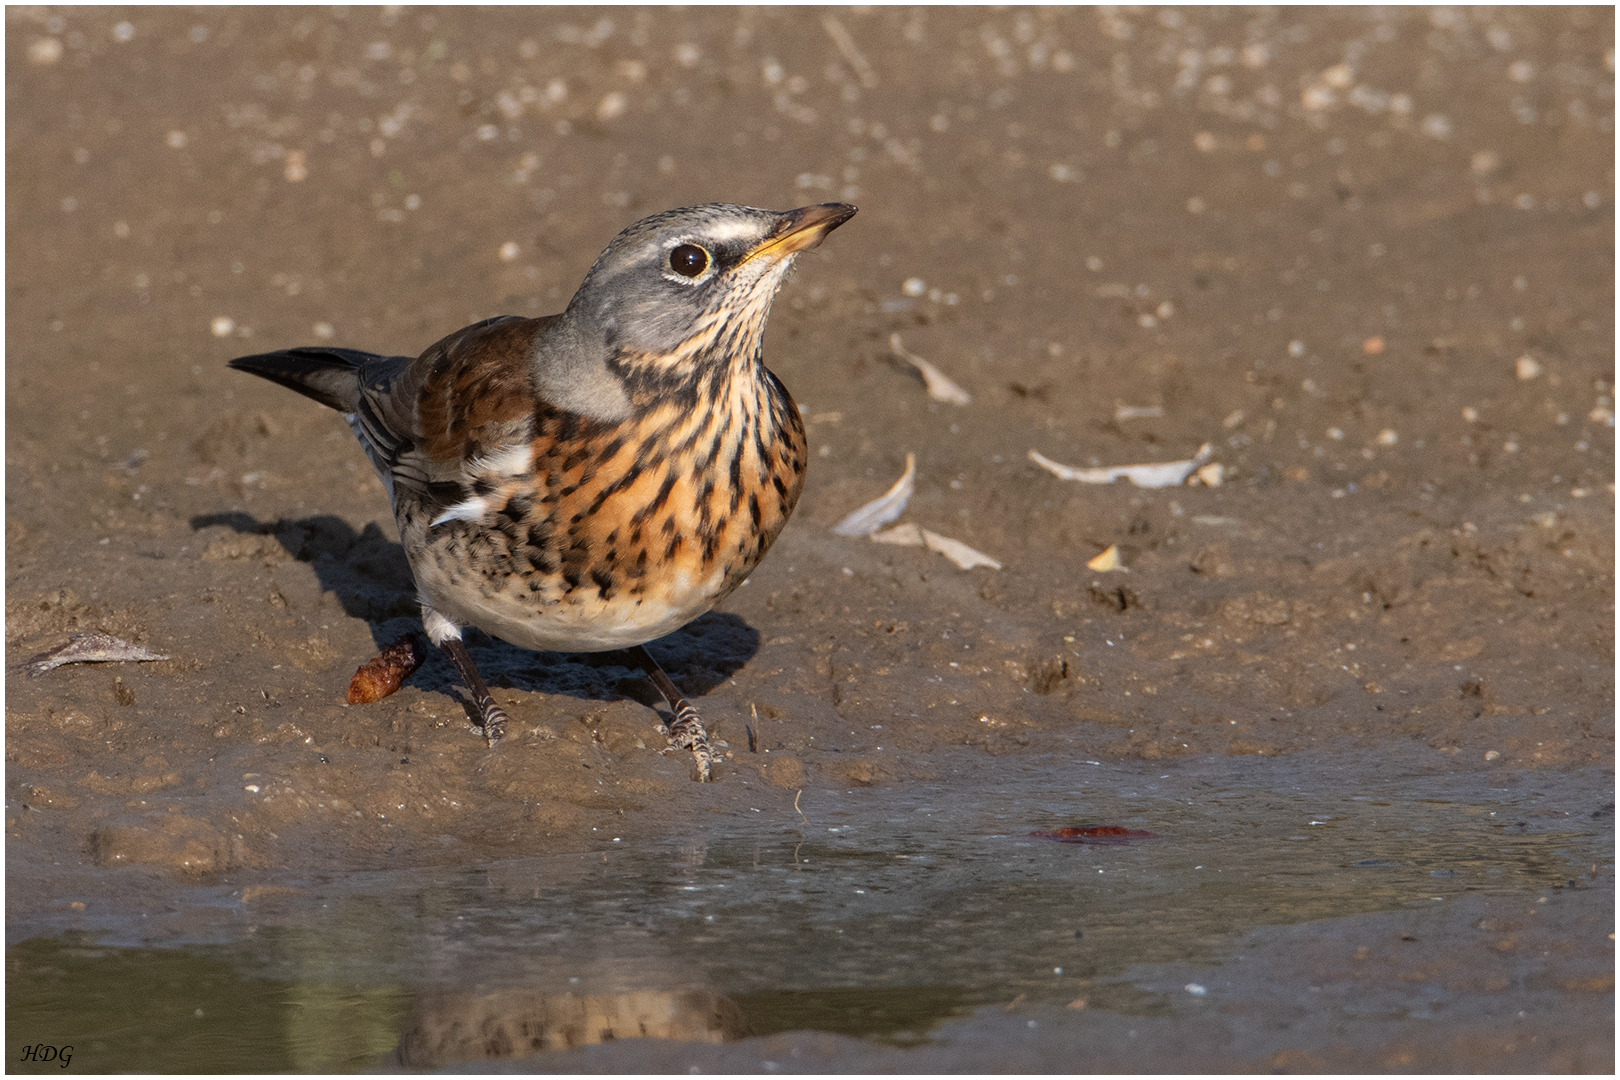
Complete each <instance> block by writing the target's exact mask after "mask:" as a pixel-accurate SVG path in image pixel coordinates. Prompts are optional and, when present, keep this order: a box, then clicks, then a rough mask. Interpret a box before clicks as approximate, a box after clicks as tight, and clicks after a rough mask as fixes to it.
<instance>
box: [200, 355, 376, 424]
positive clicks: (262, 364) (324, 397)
mask: <svg viewBox="0 0 1620 1080" xmlns="http://www.w3.org/2000/svg"><path fill="white" fill-rule="evenodd" d="M381 359H382V357H380V356H377V355H376V354H375V353H368V352H360V351H358V350H356V349H329V348H326V347H325V346H321V345H312V346H306V347H304V348H299V349H283V350H281V351H280V352H272V353H260V354H259V355H258V356H243V357H239V358H238V359H235V360H232V361H231V362H230V364H229V366H230V367H233V368H235V369H236V370H238V371H248V372H252V373H253V374H254V375H258V376H259V377H260V378H264V379H269V380H270V381H271V382H273V383H280V384H281V385H282V386H285V387H286V388H287V389H289V390H296V391H298V392H299V393H300V394H303V395H304V396H305V397H307V398H313V399H315V400H316V401H318V402H320V403H321V404H322V405H325V406H328V407H329V408H333V409H336V410H337V411H338V412H342V413H352V412H358V411H359V409H360V382H361V368H363V367H365V366H366V365H367V364H369V363H372V362H375V361H377V360H381Z"/></svg>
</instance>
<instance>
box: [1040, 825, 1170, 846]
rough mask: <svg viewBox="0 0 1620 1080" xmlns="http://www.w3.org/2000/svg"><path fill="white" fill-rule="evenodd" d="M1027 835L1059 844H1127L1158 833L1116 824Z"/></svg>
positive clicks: (1071, 827) (1150, 838)
mask: <svg viewBox="0 0 1620 1080" xmlns="http://www.w3.org/2000/svg"><path fill="white" fill-rule="evenodd" d="M1029 835H1031V836H1036V837H1039V838H1040V839H1042V840H1056V841H1057V842H1058V843H1060V844H1099V845H1117V844H1129V843H1131V842H1133V841H1136V840H1157V839H1158V838H1159V834H1158V833H1151V832H1148V831H1147V830H1146V829H1122V828H1120V827H1119V826H1118V825H1088V826H1087V827H1085V828H1083V829H1081V828H1076V827H1074V826H1066V827H1064V828H1061V829H1053V830H1051V831H1050V832H1032V833H1030V834H1029Z"/></svg>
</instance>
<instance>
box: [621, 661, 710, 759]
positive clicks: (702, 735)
mask: <svg viewBox="0 0 1620 1080" xmlns="http://www.w3.org/2000/svg"><path fill="white" fill-rule="evenodd" d="M630 652H631V654H632V655H634V656H635V658H636V662H637V663H639V664H640V665H641V669H642V670H643V671H645V672H646V673H647V677H648V678H650V679H651V680H652V683H653V685H654V686H656V687H657V688H658V692H659V693H660V694H663V695H664V700H665V701H667V702H669V707H670V710H671V711H672V712H673V713H674V714H675V718H674V719H673V720H671V721H670V722H669V725H668V726H667V727H666V728H665V730H666V731H667V732H669V741H670V745H672V746H681V747H685V748H686V749H689V750H691V751H692V756H693V757H694V758H696V759H697V771H698V783H706V782H708V781H709V780H710V779H711V776H710V772H709V765H710V762H712V761H713V760H714V755H713V754H712V753H711V752H710V751H709V733H708V732H707V731H705V730H704V728H703V717H701V716H699V715H698V711H697V710H696V709H694V708H693V707H692V703H691V702H689V701H687V700H686V699H685V698H684V697H682V696H681V692H680V691H679V690H677V689H676V688H675V684H674V683H673V682H671V681H670V678H669V676H668V675H665V674H664V669H663V668H661V667H659V666H658V661H656V660H654V659H653V658H652V653H650V652H648V651H647V649H646V647H645V646H643V645H637V646H636V647H635V648H634V649H632V650H630Z"/></svg>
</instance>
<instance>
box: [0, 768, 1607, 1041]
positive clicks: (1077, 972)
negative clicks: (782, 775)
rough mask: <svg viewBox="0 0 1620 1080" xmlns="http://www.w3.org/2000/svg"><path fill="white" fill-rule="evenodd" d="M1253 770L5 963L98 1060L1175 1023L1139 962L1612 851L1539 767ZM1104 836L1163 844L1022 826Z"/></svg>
mask: <svg viewBox="0 0 1620 1080" xmlns="http://www.w3.org/2000/svg"><path fill="white" fill-rule="evenodd" d="M1257 772H1258V773H1262V774H1263V775H1261V776H1259V777H1256V776H1254V775H1253V774H1254V773H1257ZM1246 773H1247V774H1248V775H1245V776H1243V777H1236V776H1233V775H1231V774H1223V775H1213V776H1199V775H1197V774H1194V773H1192V772H1190V771H1189V770H1183V771H1182V772H1181V773H1179V774H1176V775H1173V776H1162V775H1156V774H1143V773H1141V772H1137V773H1131V772H1130V771H1128V770H1126V769H1123V768H1120V769H1115V770H1114V771H1112V772H1107V771H1105V770H1103V769H1101V768H1095V769H1090V770H1080V769H1079V768H1077V767H1076V766H1074V765H1073V764H1072V763H1057V764H1054V765H1052V766H1051V767H1049V768H1047V769H1046V770H1045V771H1041V770H1032V769H1029V768H1027V767H1024V768H1021V769H1020V770H1009V773H1008V775H1007V777H1006V778H1005V780H1004V781H1003V782H1002V783H1000V784H997V783H993V782H992V783H987V782H986V781H985V778H984V777H983V776H982V775H980V776H978V777H976V780H975V795H976V798H975V799H974V800H972V801H971V802H970V801H967V800H962V799H960V798H956V797H954V794H953V789H952V786H951V785H950V784H949V783H940V784H937V785H931V786H925V785H909V786H904V787H900V786H897V787H896V788H895V789H893V790H885V789H883V788H881V787H880V788H874V789H858V790H855V791H850V792H823V793H818V794H817V795H816V797H815V799H814V800H813V801H810V802H808V803H807V807H806V808H807V810H808V811H809V814H808V817H809V824H806V823H805V822H804V821H803V820H801V819H798V818H795V819H794V820H793V821H792V822H791V823H781V822H777V823H772V822H764V821H760V820H759V819H757V818H752V817H750V818H747V819H739V818H731V819H728V820H724V821H717V822H713V823H710V824H708V825H707V826H706V827H705V828H704V830H703V833H702V835H700V836H695V837H692V838H689V839H688V840H687V841H685V842H684V843H681V844H672V845H669V846H667V847H656V846H653V847H645V848H641V849H639V850H622V849H619V848H614V849H612V850H610V851H608V852H591V853H583V854H580V855H573V856H559V857H548V858H536V859H524V860H513V861H510V862H504V863H500V864H495V865H490V866H484V867H480V868H476V869H459V870H458V869H438V870H421V869H418V870H414V871H410V872H404V873H399V874H382V873H379V874H365V875H348V876H344V877H342V878H335V879H316V880H310V881H302V882H296V883H291V882H287V881H285V880H281V879H277V883H278V884H279V885H288V884H296V885H297V887H298V891H297V892H296V893H294V892H288V893H286V894H285V895H274V896H267V897H266V898H264V899H260V900H257V901H255V902H254V903H252V904H244V903H242V901H241V884H243V883H238V884H235V885H230V886H220V887H216V888H213V889H191V890H177V892H182V893H184V894H185V895H184V897H183V899H184V903H179V904H177V905H176V906H175V908H174V909H173V910H175V911H177V912H180V911H186V910H196V909H197V908H198V907H207V906H209V905H213V907H214V908H215V909H228V910H229V911H230V912H232V913H233V917H235V918H236V919H237V920H238V921H237V923H236V926H237V929H236V931H235V932H234V933H233V934H231V935H228V937H229V940H225V941H220V940H219V934H218V927H219V925H220V923H219V920H218V919H213V920H205V921H207V923H208V925H209V926H210V927H212V928H213V929H212V930H211V933H212V934H213V935H214V937H213V939H212V942H211V943H206V944H205V943H201V942H197V941H196V940H195V939H194V940H193V943H192V944H190V945H186V946H184V947H181V948H164V949H152V948H130V947H123V948H118V947H112V946H114V945H133V944H136V943H137V942H140V941H143V940H144V941H151V940H164V941H174V942H175V943H176V944H180V945H184V943H185V942H186V935H185V932H184V928H183V927H182V926H179V925H176V924H175V922H174V920H178V919H180V918H182V916H181V915H179V914H176V915H174V916H172V917H169V921H168V922H165V917H164V916H163V915H161V914H158V915H156V916H154V917H152V918H149V919H144V921H138V920H132V919H130V918H129V917H128V916H127V915H126V916H125V917H124V920H123V921H122V922H120V921H118V920H117V919H116V918H115V919H111V920H109V921H107V922H104V923H103V924H102V926H101V933H100V934H99V936H89V935H85V934H79V935H68V936H56V937H52V938H49V939H35V940H29V941H24V942H23V943H21V944H19V945H17V946H15V947H13V948H12V949H11V950H10V951H9V952H8V955H7V975H8V979H7V1018H8V1025H7V1031H8V1038H10V1039H15V1040H18V1041H19V1042H21V1041H26V1042H39V1041H57V1042H73V1043H75V1045H76V1047H77V1051H76V1056H75V1059H74V1064H75V1067H82V1068H84V1069H86V1070H88V1071H98V1070H119V1071H129V1070H135V1071H140V1070H150V1071H177V1070H178V1071H236V1070H242V1069H252V1070H262V1071H268V1070H280V1069H291V1070H299V1071H313V1070H318V1071H341V1070H350V1069H359V1068H366V1067H375V1066H377V1065H379V1064H384V1063H387V1062H392V1063H393V1064H395V1065H405V1066H409V1067H417V1068H424V1067H443V1066H448V1065H453V1064H454V1063H455V1062H458V1061H472V1060H482V1059H489V1058H499V1057H512V1056H522V1055H528V1054H531V1053H535V1052H539V1051H543V1050H550V1049H555V1048H565V1047H566V1048H572V1047H578V1046H582V1045H589V1044H592V1043H600V1042H605V1041H609V1040H618V1039H625V1038H640V1037H647V1036H654V1037H658V1038H665V1039H686V1040H695V1041H700V1042H720V1041H725V1040H731V1039H737V1038H741V1037H743V1036H746V1035H750V1034H753V1035H763V1034H770V1033H774V1032H781V1031H791V1030H799V1029H813V1030H818V1031H825V1032H835V1033H840V1034H846V1035H854V1036H859V1037H864V1038H868V1039H879V1040H882V1041H885V1042H888V1043H891V1044H898V1045H904V1044H907V1043H913V1042H916V1041H918V1040H926V1039H927V1038H928V1037H929V1033H930V1032H931V1031H934V1030H936V1029H937V1028H938V1027H939V1026H940V1025H941V1024H943V1023H945V1022H947V1021H949V1020H951V1019H953V1018H956V1017H961V1016H965V1015H967V1014H968V1013H969V1012H971V1011H972V1010H973V1009H975V1008H978V1007H981V1006H984V1005H990V1004H1006V1003H1007V1002H1009V1001H1012V1000H1014V999H1015V998H1018V999H1021V1000H1024V1001H1027V1002H1028V1003H1030V1004H1031V1005H1041V1004H1046V1005H1063V1004H1065V1003H1068V1002H1071V1001H1073V1000H1076V999H1077V998H1079V997H1082V996H1083V997H1084V998H1085V999H1086V1001H1087V1003H1088V1004H1087V1008H1089V1009H1091V1010H1098V1009H1105V1010H1111V1011H1114V1012H1118V1013H1127V1014H1132V1015H1150V1014H1156V1013H1162V1012H1163V1011H1165V1009H1166V1008H1167V1007H1168V1006H1167V1004H1166V1002H1165V1001H1164V999H1163V996H1162V995H1160V994H1156V993H1152V992H1149V991H1147V990H1144V989H1143V988H1141V987H1139V986H1137V985H1135V984H1133V983H1132V981H1131V980H1130V978H1129V976H1128V974H1127V973H1128V972H1129V971H1130V970H1132V969H1133V968H1137V967H1138V966H1139V965H1145V964H1146V965H1151V964H1167V963H1169V964H1177V963H1179V964H1188V965H1208V964H1212V963H1219V962H1221V960H1222V959H1223V958H1225V957H1226V956H1227V955H1228V954H1229V951H1230V950H1231V949H1232V948H1233V947H1234V942H1236V941H1237V940H1238V939H1239V938H1240V937H1241V936H1242V935H1244V934H1246V933H1248V932H1250V931H1252V930H1253V929H1255V928H1256V927H1260V926H1265V925H1268V924H1270V925H1277V924H1290V923H1300V922H1306V921H1311V920H1321V919H1333V918H1337V917H1341V916H1345V915H1350V914H1358V913H1366V912H1374V911H1381V910H1393V909H1399V908H1404V907H1411V906H1415V905H1431V904H1441V903H1444V902H1445V901H1447V900H1448V899H1453V898H1456V897H1459V896H1461V895H1463V894H1464V893H1467V892H1473V891H1484V892H1491V893H1498V894H1512V893H1516V892H1524V891H1527V890H1531V889H1539V888H1546V887H1550V886H1552V885H1554V884H1561V883H1562V882H1564V881H1566V880H1567V879H1569V878H1571V877H1575V876H1577V875H1582V874H1584V873H1585V872H1586V871H1587V869H1588V866H1589V865H1590V864H1592V863H1602V864H1604V865H1608V864H1609V863H1610V861H1611V860H1612V852H1611V849H1610V847H1609V840H1608V833H1607V831H1606V825H1602V826H1599V825H1595V824H1593V823H1591V822H1589V821H1585V820H1583V817H1571V816H1568V815H1565V814H1564V812H1563V811H1562V810H1557V809H1554V808H1553V807H1552V806H1551V805H1550V804H1549V801H1548V800H1549V796H1547V795H1545V794H1544V793H1542V792H1540V791H1537V790H1535V789H1534V788H1531V787H1529V786H1528V784H1527V783H1518V784H1517V786H1507V785H1504V786H1498V787H1489V786H1486V785H1485V783H1484V782H1483V781H1481V780H1479V779H1477V778H1475V779H1470V778H1468V777H1451V778H1440V779H1438V780H1431V781H1430V782H1429V783H1427V784H1425V785H1423V790H1424V791H1425V795H1426V797H1425V798H1423V799H1412V798H1403V797H1401V795H1400V791H1401V790H1402V789H1409V788H1411V787H1412V786H1414V785H1412V784H1411V782H1410V780H1409V779H1408V780H1400V779H1390V780H1387V781H1382V782H1379V783H1369V782H1367V781H1366V780H1364V779H1363V780H1361V781H1360V782H1354V783H1353V782H1352V781H1350V780H1348V779H1343V778H1338V780H1337V782H1338V783H1339V784H1341V785H1342V786H1341V787H1340V788H1339V789H1338V790H1335V789H1334V786H1333V784H1331V783H1328V784H1325V783H1323V782H1321V781H1320V778H1319V777H1318V778H1316V779H1313V780H1312V781H1311V782H1309V783H1303V782H1290V779H1291V778H1290V775H1289V774H1288V772H1287V769H1286V767H1284V766H1283V765H1281V764H1280V763H1278V764H1270V765H1266V766H1263V767H1262V766H1253V765H1250V766H1248V767H1247V768H1246ZM1493 782H1495V783H1501V781H1494V780H1493ZM1571 783H1575V784H1578V785H1585V787H1590V788H1591V789H1592V792H1593V797H1594V798H1599V799H1602V800H1606V799H1608V798H1609V797H1610V796H1609V795H1608V781H1607V780H1606V778H1605V777H1603V776H1601V775H1598V774H1596V773H1594V774H1592V775H1591V776H1589V777H1588V776H1584V774H1583V776H1582V777H1581V778H1579V779H1573V780H1572V779H1571V778H1568V777H1566V778H1562V779H1561V781H1560V788H1559V798H1560V799H1563V800H1564V801H1565V802H1567V801H1568V800H1569V791H1570V790H1571V788H1570V785H1571ZM1438 788H1446V789H1447V790H1445V791H1440V790H1437V789H1438ZM1583 790H1584V788H1583ZM1559 805H1560V806H1561V805H1563V804H1562V803H1560V804H1559ZM1098 825H1104V826H1107V827H1110V828H1116V827H1117V828H1124V829H1131V830H1147V831H1151V832H1152V833H1154V834H1156V836H1155V838H1154V839H1152V840H1151V841H1147V842H1143V843H1139V844H1129V845H1121V846H1098V845H1071V844H1060V843H1054V842H1052V841H1051V840H1050V839H1045V838H1041V837H1032V836H1031V835H1030V833H1031V832H1032V831H1038V830H1045V831H1051V830H1056V829H1066V828H1079V829H1085V828H1090V827H1094V826H1098ZM267 880H268V879H267ZM188 905H189V906H188ZM143 918H144V917H143ZM18 929H19V928H18V927H16V926H14V927H13V932H14V933H16V931H17V930H18ZM131 937H133V938H135V940H134V941H131V940H130V939H131ZM98 941H99V943H98ZM8 1052H9V1048H8ZM11 1060H12V1062H13V1064H14V1066H15V1063H16V1062H17V1060H18V1057H17V1055H16V1054H13V1055H12V1059H11ZM41 1071H43V1070H41Z"/></svg>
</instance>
